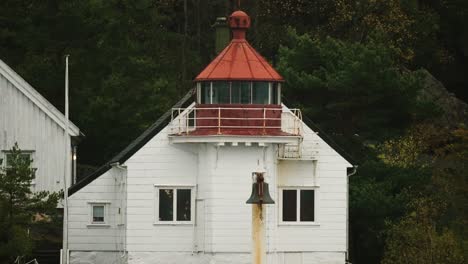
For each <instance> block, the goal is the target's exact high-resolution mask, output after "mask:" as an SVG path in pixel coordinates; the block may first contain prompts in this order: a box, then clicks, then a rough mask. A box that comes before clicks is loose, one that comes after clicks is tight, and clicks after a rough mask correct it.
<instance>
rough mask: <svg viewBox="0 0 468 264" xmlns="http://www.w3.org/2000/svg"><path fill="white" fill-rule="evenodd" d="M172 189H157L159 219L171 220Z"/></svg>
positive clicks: (172, 218)
mask: <svg viewBox="0 0 468 264" xmlns="http://www.w3.org/2000/svg"><path fill="white" fill-rule="evenodd" d="M173 199H174V191H173V190H172V189H160V190H159V221H173V220H174V217H173V215H174V210H173V206H174V204H173Z"/></svg>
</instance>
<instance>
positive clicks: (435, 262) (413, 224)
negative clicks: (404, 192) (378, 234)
mask: <svg viewBox="0 0 468 264" xmlns="http://www.w3.org/2000/svg"><path fill="white" fill-rule="evenodd" d="M443 207H444V203H440V202H438V201H436V200H434V199H430V198H419V199H415V200H414V201H412V202H411V204H410V208H411V210H410V211H409V212H408V214H407V215H406V216H405V217H403V218H402V219H401V220H400V221H399V222H398V223H396V224H394V225H392V227H391V229H390V231H389V236H388V238H387V244H386V251H385V255H384V258H383V260H382V264H400V263H421V264H422V263H424V264H462V263H464V259H463V252H462V250H461V247H460V246H459V242H458V240H457V238H456V236H455V234H454V232H453V231H451V230H448V229H442V230H440V228H438V224H437V218H438V217H439V215H440V212H441V210H444V208H443ZM438 229H439V230H438Z"/></svg>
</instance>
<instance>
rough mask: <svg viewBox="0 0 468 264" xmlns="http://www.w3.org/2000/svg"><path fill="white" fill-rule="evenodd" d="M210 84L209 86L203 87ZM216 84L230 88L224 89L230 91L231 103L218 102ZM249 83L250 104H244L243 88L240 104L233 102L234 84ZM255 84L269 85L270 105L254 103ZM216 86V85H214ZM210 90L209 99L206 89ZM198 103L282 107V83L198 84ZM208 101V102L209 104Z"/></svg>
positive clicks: (213, 82)
mask: <svg viewBox="0 0 468 264" xmlns="http://www.w3.org/2000/svg"><path fill="white" fill-rule="evenodd" d="M208 83H209V86H205V87H204V86H203V85H206V84H208ZM216 83H220V84H222V83H224V84H228V87H224V89H226V88H227V89H229V93H228V94H229V102H224V101H222V102H216V100H214V99H215V97H216V96H217V95H216V92H217V87H215V85H216ZM243 83H248V84H249V86H248V89H249V92H248V93H249V95H248V96H249V100H248V102H242V96H243V94H242V86H240V88H239V91H240V93H239V95H238V96H239V98H240V102H233V99H234V98H235V93H234V92H233V91H234V89H233V84H240V85H242V84H243ZM255 83H268V103H266V104H264V103H254V84H255ZM214 84H215V85H214ZM206 88H208V93H209V95H208V97H207V96H206V91H203V90H204V89H206ZM196 89H197V103H198V104H255V105H281V83H280V82H271V81H264V82H263V81H202V82H197V86H196ZM207 101H208V102H207Z"/></svg>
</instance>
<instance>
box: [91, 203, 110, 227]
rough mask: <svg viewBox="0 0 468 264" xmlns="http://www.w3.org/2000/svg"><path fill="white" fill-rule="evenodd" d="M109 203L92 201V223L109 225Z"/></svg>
mask: <svg viewBox="0 0 468 264" xmlns="http://www.w3.org/2000/svg"><path fill="white" fill-rule="evenodd" d="M108 206H109V203H107V202H93V203H90V223H89V224H90V225H91V226H93V225H96V226H107V225H108V224H109V221H108V217H109V216H108V213H109V212H108V211H109V208H108Z"/></svg>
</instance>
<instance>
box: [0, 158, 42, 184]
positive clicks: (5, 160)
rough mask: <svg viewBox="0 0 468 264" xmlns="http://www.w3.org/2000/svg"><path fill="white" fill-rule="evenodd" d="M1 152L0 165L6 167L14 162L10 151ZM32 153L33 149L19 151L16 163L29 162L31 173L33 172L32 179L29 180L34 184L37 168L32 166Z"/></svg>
mask: <svg viewBox="0 0 468 264" xmlns="http://www.w3.org/2000/svg"><path fill="white" fill-rule="evenodd" d="M3 152H4V155H3V157H2V155H1V153H0V166H3V167H4V168H6V169H8V168H10V167H11V166H12V164H13V163H14V161H13V158H14V157H13V154H12V153H11V152H10V151H3ZM33 154H34V151H21V153H20V154H19V156H18V160H17V161H16V163H17V164H18V163H19V164H21V163H29V168H30V169H31V170H32V174H33V179H32V181H31V184H32V185H34V184H35V177H36V170H37V168H34V167H33ZM7 173H8V171H7Z"/></svg>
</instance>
